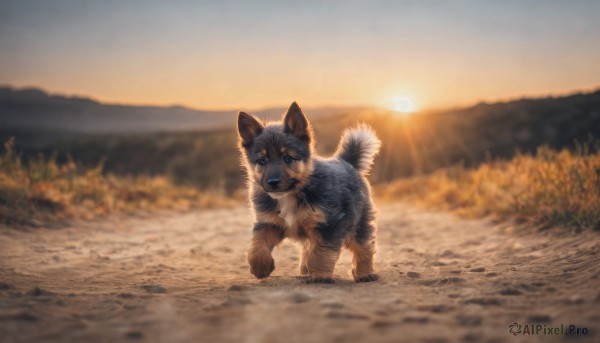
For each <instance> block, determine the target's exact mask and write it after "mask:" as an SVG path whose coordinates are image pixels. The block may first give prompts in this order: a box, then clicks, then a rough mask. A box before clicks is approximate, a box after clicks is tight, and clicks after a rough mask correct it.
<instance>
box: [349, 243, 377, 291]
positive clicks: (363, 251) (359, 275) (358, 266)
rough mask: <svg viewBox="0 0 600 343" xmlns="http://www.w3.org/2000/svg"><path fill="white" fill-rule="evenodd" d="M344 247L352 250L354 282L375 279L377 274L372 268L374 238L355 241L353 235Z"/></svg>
mask: <svg viewBox="0 0 600 343" xmlns="http://www.w3.org/2000/svg"><path fill="white" fill-rule="evenodd" d="M345 245H346V247H347V248H348V249H349V250H350V251H351V252H352V255H353V256H352V277H354V281H355V282H371V281H377V280H378V279H379V276H378V275H377V274H375V269H374V268H373V255H375V239H374V238H371V239H367V240H365V241H364V242H357V241H356V239H355V238H354V237H352V238H350V239H348V240H347V241H346V244H345Z"/></svg>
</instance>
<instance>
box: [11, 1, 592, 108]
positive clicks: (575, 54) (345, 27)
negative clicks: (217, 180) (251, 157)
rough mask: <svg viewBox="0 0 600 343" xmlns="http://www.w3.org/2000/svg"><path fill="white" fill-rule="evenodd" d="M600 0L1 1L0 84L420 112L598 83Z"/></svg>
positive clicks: (126, 97)
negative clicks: (405, 105)
mask: <svg viewBox="0 0 600 343" xmlns="http://www.w3.org/2000/svg"><path fill="white" fill-rule="evenodd" d="M599 61H600V1H581V0H570V1H552V0H538V1H531V0H503V1H500V0H499V1H485V0H474V1H466V0H464V1H460V0H455V1H453V0H439V1H433V0H432V1H430V0H415V1H408V0H404V1H403V0H396V1H380V0H370V1H367V0H365V1H352V0H321V1H308V0H304V1H281V0H280V1H178V0H172V1H167V0H164V1H149V0H145V1H136V0H129V1H121V0H119V1H113V0H105V1H87V0H68V1H67V0H52V1H47V0H40V1H31V0H16V1H5V0H0V84H4V85H11V86H16V87H26V86H35V87H41V88H44V89H46V90H48V91H50V92H52V93H61V94H67V95H83V96H91V97H93V98H95V99H98V100H101V101H106V102H117V103H131V104H153V105H174V104H178V105H185V106H190V107H194V108H203V109H259V108H264V107H275V106H278V107H279V106H285V105H287V104H289V103H291V102H292V101H294V100H295V101H298V102H299V103H300V104H301V105H305V106H313V107H316V106H323V105H333V106H355V105H365V106H389V105H390V103H391V101H392V100H391V99H393V98H395V97H396V98H397V97H401V98H402V99H406V98H408V99H410V100H411V101H412V102H414V104H415V106H416V107H417V109H426V108H443V107H452V106H464V105H469V104H474V103H477V102H480V101H496V100H507V99H514V98H518V97H522V96H544V95H548V94H563V93H568V92H571V91H574V90H591V89H595V88H597V87H599V86H600V63H599Z"/></svg>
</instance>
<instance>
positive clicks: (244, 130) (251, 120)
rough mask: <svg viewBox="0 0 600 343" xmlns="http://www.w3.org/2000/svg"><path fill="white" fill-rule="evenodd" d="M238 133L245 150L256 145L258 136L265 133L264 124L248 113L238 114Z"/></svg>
mask: <svg viewBox="0 0 600 343" xmlns="http://www.w3.org/2000/svg"><path fill="white" fill-rule="evenodd" d="M237 127H238V133H239V135H240V140H241V142H242V146H243V147H244V148H247V147H249V146H250V145H252V143H254V140H255V139H256V136H258V135H260V133H261V132H262V131H263V128H264V126H263V124H261V122H260V121H259V120H258V119H256V117H254V116H253V115H251V114H248V113H246V112H240V113H238V124H237Z"/></svg>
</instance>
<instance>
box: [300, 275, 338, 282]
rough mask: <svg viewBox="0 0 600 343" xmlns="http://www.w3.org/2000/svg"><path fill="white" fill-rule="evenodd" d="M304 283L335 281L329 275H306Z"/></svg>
mask: <svg viewBox="0 0 600 343" xmlns="http://www.w3.org/2000/svg"><path fill="white" fill-rule="evenodd" d="M306 283H335V279H334V278H333V277H331V276H314V275H311V276H308V277H307V278H306Z"/></svg>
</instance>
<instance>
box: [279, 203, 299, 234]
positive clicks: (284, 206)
mask: <svg viewBox="0 0 600 343" xmlns="http://www.w3.org/2000/svg"><path fill="white" fill-rule="evenodd" d="M277 203H278V204H279V216H280V217H281V218H282V219H283V220H284V221H285V223H286V224H287V226H288V227H292V226H294V224H296V222H297V220H298V202H297V201H296V198H295V197H294V196H285V197H283V198H280V199H277Z"/></svg>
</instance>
